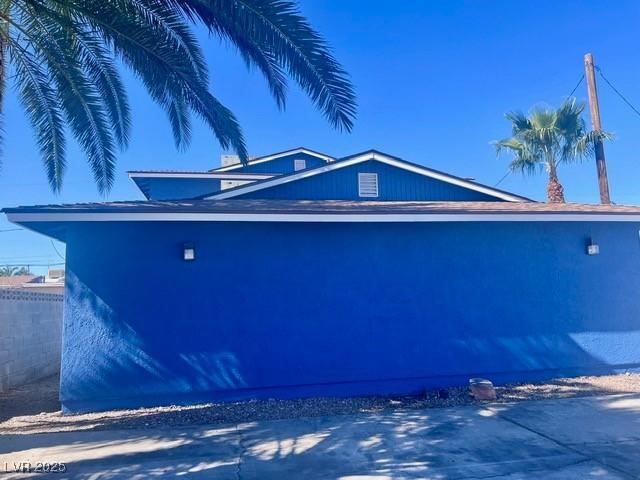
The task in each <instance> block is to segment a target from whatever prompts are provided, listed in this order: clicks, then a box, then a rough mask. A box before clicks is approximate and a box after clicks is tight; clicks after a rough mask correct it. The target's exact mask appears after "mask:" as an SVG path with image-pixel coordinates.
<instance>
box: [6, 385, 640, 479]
mask: <svg viewBox="0 0 640 480" xmlns="http://www.w3.org/2000/svg"><path fill="white" fill-rule="evenodd" d="M639 421H640V395H639V396H615V397H614V396H611V397H599V398H587V399H585V398H583V399H566V400H557V401H539V402H524V403H519V404H513V405H492V406H488V407H487V408H476V407H459V408H447V409H429V410H411V411H389V412H385V413H380V414H360V415H348V416H331V417H318V418H304V419H292V420H279V421H264V422H256V423H245V424H239V425H230V426H220V427H218V426H208V427H197V428H171V429H148V430H119V431H118V430H111V431H95V432H91V431H84V432H80V431H79V432H63V433H51V434H39V435H4V436H0V468H4V469H5V470H6V471H7V472H8V474H7V478H25V477H26V476H28V475H25V474H13V473H11V472H12V468H13V464H14V463H15V464H16V465H18V464H20V463H21V462H30V463H31V465H32V466H34V465H35V463H36V462H63V463H66V465H67V472H66V473H65V474H59V473H57V474H52V475H51V478H56V479H63V478H74V479H76V478H77V479H89V478H91V479H132V478H133V479H135V478H148V477H154V478H174V477H185V478H189V479H191V478H207V479H213V480H216V479H229V478H233V479H279V480H280V479H283V478H304V480H315V479H341V480H356V479H357V480H362V479H368V480H373V479H385V480H387V479H414V478H424V479H439V480H442V479H472V478H473V479H478V478H489V477H490V478H498V479H508V480H517V479H525V478H545V479H583V478H598V479H601V478H602V479H628V478H638V476H639V475H640V468H639V466H640V438H638V436H639V435H640V434H639V433H638V432H637V426H638V422H639ZM0 472H1V470H0ZM3 478H4V477H3ZM38 478H46V476H44V477H43V476H42V475H38Z"/></svg>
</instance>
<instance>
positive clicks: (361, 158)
mask: <svg viewBox="0 0 640 480" xmlns="http://www.w3.org/2000/svg"><path fill="white" fill-rule="evenodd" d="M368 160H376V161H378V162H382V163H386V164H387V165H392V166H394V167H398V168H401V169H403V170H408V171H410V172H413V173H417V174H419V175H423V176H425V177H430V178H435V179H437V180H441V181H443V182H446V183H450V184H453V185H457V186H459V187H463V188H467V189H469V190H475V191H476V192H480V193H484V194H486V195H491V196H492V197H495V198H499V199H501V200H506V201H508V202H524V201H525V200H524V199H523V198H521V197H518V196H515V195H510V194H508V193H506V192H500V191H498V190H494V189H492V188H490V187H485V186H482V185H477V184H475V183H471V182H468V181H466V180H462V179H459V178H455V177H451V176H449V175H446V174H443V173H438V172H434V171H432V170H429V169H427V168H422V167H418V166H415V165H410V164H407V163H405V162H402V161H398V160H396V159H395V158H391V157H388V156H387V155H382V154H379V153H374V152H367V153H364V154H362V155H358V156H357V157H353V158H351V159H349V160H345V161H339V162H335V163H329V164H327V165H325V166H323V167H318V168H314V169H312V170H309V171H306V172H304V171H303V172H300V173H298V174H293V175H286V176H284V177H275V178H273V179H272V180H271V181H266V182H260V183H258V184H252V185H247V186H245V187H242V188H236V189H233V190H230V191H228V192H222V193H218V194H215V195H211V196H209V197H207V199H216V200H224V199H226V198H233V197H237V196H238V195H244V194H245V193H251V192H255V191H258V190H262V189H264V188H270V187H275V186H276V185H282V184H285V183H288V182H295V181H297V180H300V179H303V178H307V177H312V176H314V175H320V174H322V173H325V172H329V171H332V170H337V169H339V168H345V167H350V166H352V165H356V164H358V163H362V162H366V161H368Z"/></svg>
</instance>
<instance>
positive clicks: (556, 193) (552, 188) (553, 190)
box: [547, 163, 565, 203]
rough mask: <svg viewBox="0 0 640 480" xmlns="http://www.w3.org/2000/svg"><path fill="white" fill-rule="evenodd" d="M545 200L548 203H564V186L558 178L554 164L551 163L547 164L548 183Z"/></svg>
mask: <svg viewBox="0 0 640 480" xmlns="http://www.w3.org/2000/svg"><path fill="white" fill-rule="evenodd" d="M547 201H548V202H549V203H565V200H564V188H563V187H562V185H561V184H560V181H559V180H558V171H557V170H556V166H555V165H554V164H553V163H551V164H550V165H549V183H548V184H547Z"/></svg>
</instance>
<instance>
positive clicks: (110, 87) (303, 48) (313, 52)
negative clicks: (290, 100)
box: [0, 0, 356, 193]
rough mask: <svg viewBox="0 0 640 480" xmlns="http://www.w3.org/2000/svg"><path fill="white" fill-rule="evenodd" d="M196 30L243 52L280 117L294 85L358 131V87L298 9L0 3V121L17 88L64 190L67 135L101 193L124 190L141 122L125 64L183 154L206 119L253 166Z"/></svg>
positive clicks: (208, 2)
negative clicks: (132, 108) (135, 123)
mask: <svg viewBox="0 0 640 480" xmlns="http://www.w3.org/2000/svg"><path fill="white" fill-rule="evenodd" d="M195 24H200V25H204V26H205V27H206V28H207V29H208V31H209V32H210V34H212V35H214V36H217V37H220V38H221V39H223V40H227V41H230V43H231V44H232V45H235V47H236V48H237V49H238V52H239V54H240V55H241V56H242V58H243V59H244V61H245V62H246V64H247V66H248V67H256V68H258V69H259V70H260V71H261V72H262V74H263V75H264V76H265V78H266V80H267V83H268V85H269V88H270V91H271V94H272V96H273V97H274V99H275V101H276V103H277V105H278V106H279V107H280V108H284V106H285V100H286V90H287V77H290V78H292V79H293V80H294V81H295V82H296V83H297V84H298V85H299V86H300V87H301V88H302V89H303V90H304V91H305V92H306V93H307V94H308V95H309V96H310V98H311V99H312V100H313V102H314V103H315V105H316V106H317V107H318V108H319V109H320V110H321V111H322V112H323V114H324V116H325V117H326V118H327V119H328V121H329V122H330V124H331V125H332V126H333V127H335V128H338V129H340V130H344V131H350V130H351V128H352V126H353V121H354V118H355V109H356V104H355V96H354V92H353V87H352V84H351V82H350V81H349V79H348V78H347V75H346V73H345V71H344V70H343V69H342V67H341V66H340V64H339V63H338V62H337V61H336V59H335V58H334V57H333V55H332V54H331V52H330V50H329V48H328V46H327V44H326V43H325V41H324V40H323V39H322V37H321V36H320V35H319V34H318V33H317V32H316V31H315V30H314V29H313V28H312V27H311V26H310V25H309V23H308V22H307V20H306V19H305V18H304V17H303V16H302V15H301V14H300V13H299V11H298V9H297V7H296V4H295V3H294V1H292V0H0V111H1V108H2V107H1V105H2V103H1V102H2V98H3V96H4V93H5V85H6V82H7V80H9V79H11V80H14V83H15V87H16V90H17V94H18V96H19V98H20V100H21V103H22V105H23V106H24V109H25V111H26V113H27V116H28V118H29V120H30V122H31V124H32V125H33V127H34V129H35V133H36V140H37V144H38V147H39V149H40V152H41V156H42V159H43V162H44V166H45V170H46V174H47V178H48V180H49V183H50V185H51V188H52V189H53V191H54V192H58V191H59V190H60V188H61V186H62V180H63V175H64V171H65V166H66V164H65V149H66V139H65V130H66V129H68V130H69V131H70V132H71V133H72V134H73V136H74V137H75V138H76V140H77V141H78V143H79V145H80V146H81V147H82V149H83V150H84V152H85V154H86V157H87V160H88V162H89V165H90V167H91V169H92V172H93V176H94V178H95V181H96V183H97V186H98V189H99V190H100V192H102V193H104V192H107V191H108V190H109V189H110V187H111V185H112V183H113V173H114V163H115V157H116V150H117V149H118V148H120V149H124V148H126V146H127V144H128V143H129V136H130V123H131V118H130V113H129V103H128V100H127V96H126V92H125V89H124V86H123V84H122V81H121V78H120V75H119V72H118V69H117V63H118V62H122V64H124V65H126V66H127V67H128V68H130V69H131V70H132V71H133V72H134V73H135V75H136V76H137V77H138V78H139V79H140V80H141V81H142V83H143V84H144V86H145V87H146V89H147V91H148V92H149V94H150V95H151V97H152V98H153V99H154V100H155V101H156V102H157V103H158V104H160V105H161V106H162V108H163V109H164V110H165V111H166V113H167V115H168V117H169V121H170V124H171V127H172V131H173V137H174V140H175V143H176V146H177V147H178V148H181V149H182V148H185V147H186V146H187V145H188V143H189V140H190V135H191V117H192V114H195V115H196V116H197V117H199V118H200V119H202V120H203V121H204V123H205V124H206V125H207V126H208V127H210V129H211V130H212V131H213V133H214V134H215V136H216V137H217V139H218V141H219V143H220V144H221V145H222V147H223V148H232V149H234V150H235V151H236V152H237V153H238V155H239V156H240V158H241V159H242V160H243V161H245V160H246V158H247V151H246V147H245V141H244V139H243V136H242V132H241V130H240V126H239V125H238V122H237V120H236V118H235V117H234V115H233V114H232V113H231V111H230V110H229V109H228V108H226V107H225V106H224V105H223V104H222V103H220V102H219V101H218V100H217V99H216V98H215V97H214V96H213V95H212V94H211V93H210V92H209V80H208V71H207V65H206V63H205V61H204V57H203V54H202V50H201V47H200V45H199V43H198V41H197V40H196V38H195V36H194V34H193V32H192V29H191V26H192V25H195Z"/></svg>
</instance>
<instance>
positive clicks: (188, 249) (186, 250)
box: [182, 243, 196, 262]
mask: <svg viewBox="0 0 640 480" xmlns="http://www.w3.org/2000/svg"><path fill="white" fill-rule="evenodd" d="M182 259H183V260H184V261H185V262H191V261H193V260H195V259H196V249H195V247H194V246H193V243H185V244H184V246H183V249H182Z"/></svg>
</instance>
